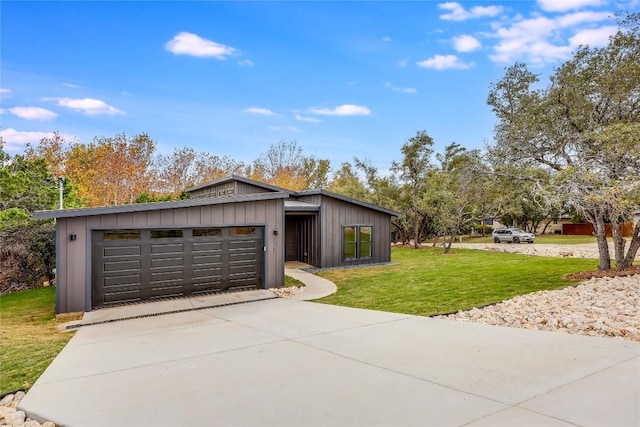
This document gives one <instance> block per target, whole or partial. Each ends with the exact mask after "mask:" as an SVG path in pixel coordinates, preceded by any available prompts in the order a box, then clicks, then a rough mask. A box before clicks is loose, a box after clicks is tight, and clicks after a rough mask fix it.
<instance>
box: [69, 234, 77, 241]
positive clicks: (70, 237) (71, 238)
mask: <svg viewBox="0 0 640 427" xmlns="http://www.w3.org/2000/svg"><path fill="white" fill-rule="evenodd" d="M69 240H71V241H72V242H73V241H74V240H76V235H75V233H71V234H69Z"/></svg>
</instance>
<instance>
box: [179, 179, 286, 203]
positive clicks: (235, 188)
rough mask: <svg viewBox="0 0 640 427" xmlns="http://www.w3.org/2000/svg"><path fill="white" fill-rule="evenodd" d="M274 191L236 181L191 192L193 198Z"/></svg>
mask: <svg viewBox="0 0 640 427" xmlns="http://www.w3.org/2000/svg"><path fill="white" fill-rule="evenodd" d="M269 192H273V190H269V189H266V188H264V187H260V186H257V185H252V184H249V183H245V182H240V181H236V180H232V181H227V182H222V183H219V184H213V185H210V186H208V187H203V188H199V189H197V190H193V191H190V192H189V193H190V194H191V198H193V199H201V198H203V197H225V196H241V195H244V194H256V193H269Z"/></svg>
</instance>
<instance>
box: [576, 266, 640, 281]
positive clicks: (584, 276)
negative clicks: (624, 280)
mask: <svg viewBox="0 0 640 427" xmlns="http://www.w3.org/2000/svg"><path fill="white" fill-rule="evenodd" d="M634 274H640V265H633V266H631V267H629V268H628V269H626V270H613V269H612V270H592V271H581V272H579V273H574V274H569V275H568V276H567V279H569V280H588V279H591V278H592V277H622V276H633V275H634Z"/></svg>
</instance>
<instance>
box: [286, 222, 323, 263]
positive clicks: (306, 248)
mask: <svg viewBox="0 0 640 427" xmlns="http://www.w3.org/2000/svg"><path fill="white" fill-rule="evenodd" d="M315 224H316V216H315V215H287V217H286V219H285V261H287V262H290V261H299V262H304V263H306V264H311V265H316V264H315V263H316V262H317V260H315V258H314V254H315V253H316V252H317V251H316V248H315V246H314V245H317V239H315V237H314V236H315V233H314V229H315Z"/></svg>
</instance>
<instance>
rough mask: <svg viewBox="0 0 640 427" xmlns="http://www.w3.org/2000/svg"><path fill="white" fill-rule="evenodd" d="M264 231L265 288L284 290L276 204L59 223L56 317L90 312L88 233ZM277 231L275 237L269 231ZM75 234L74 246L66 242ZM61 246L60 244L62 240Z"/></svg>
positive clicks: (185, 209) (280, 209)
mask: <svg viewBox="0 0 640 427" xmlns="http://www.w3.org/2000/svg"><path fill="white" fill-rule="evenodd" d="M234 225H238V226H243V225H252V226H264V244H265V246H266V248H267V251H266V253H265V269H264V275H265V286H266V287H267V288H271V287H279V286H282V285H283V284H284V238H283V237H284V203H283V201H282V200H281V199H276V200H258V201H247V202H238V203H225V204H215V205H204V206H191V207H181V208H170V209H159V210H151V211H142V212H126V213H111V214H105V215H93V216H77V217H70V218H58V219H57V222H56V239H57V244H56V248H57V252H56V255H57V256H56V275H57V279H56V280H57V287H58V291H57V300H56V312H57V313H67V312H78V311H87V310H90V309H91V231H92V230H102V229H120V228H124V229H135V228H169V227H173V226H175V227H180V228H188V227H194V226H212V227H216V226H234ZM276 230H277V231H278V233H277V234H275V233H274V231H276ZM71 234H74V235H75V236H76V237H75V240H74V241H70V238H69V236H70V235H71ZM63 239H64V240H65V241H64V242H63V241H62V240H63Z"/></svg>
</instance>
